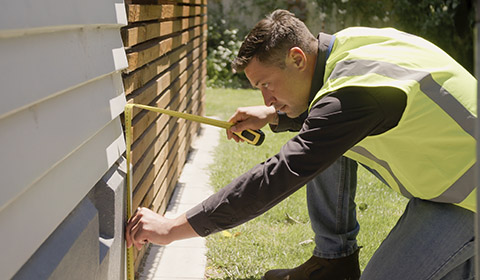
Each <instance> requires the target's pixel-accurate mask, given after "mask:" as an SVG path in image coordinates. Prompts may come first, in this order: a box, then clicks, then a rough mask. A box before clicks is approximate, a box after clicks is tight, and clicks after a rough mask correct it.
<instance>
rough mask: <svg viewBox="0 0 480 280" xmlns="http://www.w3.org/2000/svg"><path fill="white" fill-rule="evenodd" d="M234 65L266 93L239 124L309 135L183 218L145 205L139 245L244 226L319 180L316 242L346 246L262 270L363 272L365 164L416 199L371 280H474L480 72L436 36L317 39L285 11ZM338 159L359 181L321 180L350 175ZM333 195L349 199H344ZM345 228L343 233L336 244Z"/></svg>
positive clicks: (380, 32) (324, 275) (249, 41)
mask: <svg viewBox="0 0 480 280" xmlns="http://www.w3.org/2000/svg"><path fill="white" fill-rule="evenodd" d="M232 66H233V68H234V69H235V70H237V71H244V72H245V74H246V76H247V78H248V79H249V81H250V83H251V84H252V85H253V86H254V87H257V88H259V89H260V90H261V92H262V95H263V98H264V101H265V105H266V106H261V107H248V108H244V109H239V110H238V111H237V112H236V114H235V115H234V116H233V117H232V118H231V121H233V122H235V123H236V126H234V127H232V131H241V130H243V129H246V128H251V129H257V128H260V127H262V126H264V125H265V124H267V123H269V124H271V125H273V127H274V128H279V127H282V126H284V123H285V122H290V123H297V127H298V121H299V120H300V121H301V124H300V127H301V129H300V131H299V133H298V135H297V136H295V137H294V138H292V139H291V140H290V141H289V142H287V143H286V144H285V145H284V146H283V147H282V149H281V151H280V152H279V153H278V154H277V155H275V156H273V157H272V158H270V159H268V160H266V161H265V162H264V163H261V164H259V165H257V166H255V167H254V168H252V169H251V170H250V171H248V172H247V173H245V174H243V175H241V176H240V177H238V178H237V179H235V180H234V181H233V182H232V183H230V184H229V185H227V186H226V187H225V188H223V189H222V190H220V191H219V192H218V193H216V194H214V195H212V196H211V197H210V198H208V199H206V200H205V201H204V202H202V203H201V204H199V205H198V206H196V207H194V208H192V209H190V210H189V211H188V212H187V213H185V214H184V215H181V216H180V217H178V218H176V219H173V220H170V219H166V218H164V217H162V216H160V215H158V214H155V213H153V212H151V211H149V210H148V209H145V208H142V209H139V210H138V211H137V212H136V214H135V215H134V216H133V217H132V219H131V220H130V221H129V224H128V225H127V228H126V238H127V243H128V245H129V246H131V245H132V244H133V245H135V246H137V247H138V248H140V247H141V246H142V245H143V244H145V243H146V242H153V243H157V244H168V243H170V242H172V241H174V240H178V239H183V238H189V237H194V236H206V235H208V234H211V233H214V232H217V231H220V230H223V229H227V228H231V227H234V226H237V225H239V224H241V223H244V222H246V221H248V220H250V219H252V218H254V217H256V216H258V215H260V214H261V213H263V212H265V211H267V210H268V209H270V208H271V207H273V206H274V205H275V204H277V203H278V202H280V201H281V200H282V199H284V198H285V197H287V196H289V195H290V194H292V193H293V192H295V191H296V190H297V189H298V188H300V187H302V186H303V185H304V184H306V183H308V182H310V181H312V183H309V184H310V185H313V187H312V189H314V190H315V191H314V192H312V193H310V194H309V196H310V197H309V200H310V201H311V200H317V199H318V201H315V203H309V208H310V209H309V212H310V215H311V219H312V225H313V228H314V231H315V233H316V238H317V237H319V240H320V239H322V238H323V242H324V243H329V242H331V243H332V244H334V246H331V247H330V246H329V244H327V245H325V244H319V243H321V242H319V240H316V244H317V248H316V249H315V251H314V256H313V257H312V258H311V259H310V260H308V261H307V262H306V263H305V264H303V265H301V266H299V267H297V268H294V269H284V270H274V271H269V272H267V273H266V274H265V277H264V278H265V279H267V280H270V279H289V280H295V279H330V280H331V279H358V278H359V271H358V261H357V254H358V250H357V247H356V243H355V236H356V233H357V232H358V224H357V223H356V220H355V217H352V215H353V216H354V213H355V211H354V203H353V197H354V193H355V190H354V187H351V186H352V185H353V186H354V183H352V181H353V179H352V178H353V173H354V169H355V167H354V166H355V162H354V161H357V162H359V163H361V164H362V165H364V166H366V167H367V168H368V169H369V170H371V171H372V172H373V173H374V174H376V175H377V176H378V177H379V178H381V179H382V180H383V181H384V182H385V183H386V184H388V186H389V187H391V188H392V189H394V190H395V191H398V192H400V193H401V194H403V195H404V196H406V197H408V198H410V201H409V203H408V205H407V208H406V210H405V212H404V213H403V215H402V217H401V218H400V220H399V221H398V223H397V225H396V226H395V227H394V228H393V229H392V231H391V232H390V234H389V235H388V237H387V238H386V239H385V240H384V242H383V243H382V244H381V246H380V247H379V248H378V250H377V251H376V252H375V254H374V256H373V257H372V259H371V260H370V262H369V264H368V265H367V267H366V268H365V270H364V271H363V274H362V276H361V279H368V280H371V279H402V280H403V279H473V278H474V274H473V265H472V263H473V257H474V248H473V247H474V245H473V242H474V230H473V219H474V213H473V211H474V209H475V207H476V206H475V192H476V188H475V185H474V180H473V166H474V163H475V152H474V151H475V139H474V137H473V130H474V121H475V119H476V108H475V106H476V80H475V79H474V78H473V77H472V76H471V75H470V74H469V73H468V72H467V71H466V70H465V69H463V68H462V67H461V66H460V65H459V64H458V63H456V62H455V61H454V60H453V59H451V58H450V57H449V56H448V55H447V54H445V53H444V52H443V51H441V50H440V49H438V48H437V47H435V46H434V45H432V44H431V43H429V42H427V41H425V40H423V39H421V38H418V37H415V36H412V35H409V34H405V33H402V32H399V31H397V30H394V29H371V28H349V29H346V30H343V31H340V32H338V33H336V34H335V36H330V35H327V34H324V33H321V34H320V35H319V37H318V39H317V38H315V37H314V36H313V35H312V34H311V33H310V32H309V31H308V29H307V28H306V26H305V25H304V24H303V23H302V22H301V21H299V20H298V19H296V18H295V17H294V16H293V14H291V13H290V12H288V11H283V10H278V11H275V12H273V13H272V14H271V15H269V16H268V17H267V18H266V19H263V20H262V21H260V22H259V23H258V24H257V25H256V26H255V27H254V28H253V30H252V31H251V32H250V33H249V35H248V36H247V38H246V39H245V42H244V43H243V45H242V47H241V49H240V51H239V54H238V56H237V58H236V59H235V61H234V62H233V64H232ZM277 111H279V112H280V113H277ZM283 114H285V115H286V116H285V115H283ZM285 127H294V125H286V126H285ZM278 130H281V128H279V129H278ZM228 136H229V137H230V138H231V137H233V138H235V136H234V135H232V134H231V132H229V135H228ZM235 140H237V141H238V139H237V138H235ZM342 155H345V156H346V157H348V158H350V159H347V158H345V157H342ZM339 166H340V167H342V168H344V169H345V168H346V169H348V170H349V171H348V172H347V173H350V175H352V176H350V178H347V180H348V182H340V183H338V185H340V186H343V187H341V188H338V187H331V186H330V185H329V183H328V182H325V181H323V182H321V180H320V179H321V178H322V177H323V178H324V179H326V180H328V179H332V178H334V177H333V176H331V175H328V170H329V168H328V167H330V169H331V170H333V173H338V171H339V170H341V169H342V168H339ZM347 166H349V167H347ZM352 170H353V171H352ZM326 174H327V175H326ZM347 177H348V176H347ZM339 178H343V179H345V178H346V176H345V174H341V175H340V176H339ZM317 183H318V184H317ZM345 189H347V191H345ZM345 193H346V194H347V196H348V198H345V197H343V196H344V194H345ZM332 198H337V199H338V198H341V199H340V201H337V203H336V204H333V206H332V204H331V202H332ZM319 201H320V202H319ZM322 203H325V204H326V205H321V204H322ZM337 208H338V209H337ZM338 213H340V215H338ZM352 213H353V214H352ZM343 214H346V216H342V215H343ZM338 225H341V226H340V229H339V230H338V233H339V235H340V236H341V237H340V238H339V239H338V240H340V241H338V240H330V239H329V238H328V236H329V234H332V232H333V234H335V231H336V230H337V227H338ZM325 232H326V234H324V233H325ZM342 242H344V243H345V244H344V245H343V246H337V245H338V244H341V243H342Z"/></svg>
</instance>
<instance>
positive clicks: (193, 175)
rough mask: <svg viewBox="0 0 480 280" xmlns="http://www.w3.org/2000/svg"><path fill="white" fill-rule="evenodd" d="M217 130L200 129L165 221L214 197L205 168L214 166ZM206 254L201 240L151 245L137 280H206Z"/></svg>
mask: <svg viewBox="0 0 480 280" xmlns="http://www.w3.org/2000/svg"><path fill="white" fill-rule="evenodd" d="M220 130H221V129H219V128H216V127H212V126H207V125H202V126H201V130H200V133H199V135H198V136H197V138H196V139H195V140H194V142H193V143H192V150H191V151H190V153H189V156H188V158H187V163H186V164H185V166H184V168H183V171H182V174H181V175H180V178H179V180H178V183H177V186H176V188H175V191H174V193H173V195H172V198H171V200H170V202H169V205H168V208H167V211H166V213H165V217H169V218H174V217H177V216H178V215H180V214H182V213H184V212H185V211H187V210H188V209H190V208H191V207H193V206H195V205H197V204H198V203H199V202H201V201H202V200H204V199H205V198H207V197H208V196H209V195H211V194H212V193H213V190H212V188H211V186H210V185H209V180H210V176H209V172H208V166H209V165H210V164H212V163H213V152H214V151H215V148H216V146H217V145H218V141H219V137H220V136H219V131H220ZM206 251H207V249H206V247H205V239H203V238H192V239H187V240H180V241H176V242H173V243H172V244H169V245H167V246H159V245H154V244H150V245H149V248H148V249H147V252H146V254H145V256H144V259H143V263H142V266H141V268H140V269H139V272H140V277H139V279H141V280H166V279H169V280H200V279H205V267H206V264H207V258H206V256H205V253H206Z"/></svg>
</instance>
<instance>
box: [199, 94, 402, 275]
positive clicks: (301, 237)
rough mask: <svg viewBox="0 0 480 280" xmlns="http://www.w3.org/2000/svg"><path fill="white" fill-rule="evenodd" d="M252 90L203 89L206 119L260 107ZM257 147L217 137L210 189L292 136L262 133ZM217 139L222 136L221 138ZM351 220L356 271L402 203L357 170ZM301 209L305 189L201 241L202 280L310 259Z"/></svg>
mask: <svg viewBox="0 0 480 280" xmlns="http://www.w3.org/2000/svg"><path fill="white" fill-rule="evenodd" d="M260 104H263V103H262V98H261V94H260V93H259V92H258V91H254V90H225V89H208V90H207V98H206V112H207V115H210V116H212V115H214V116H217V117H219V118H221V119H224V120H226V119H228V118H229V117H230V116H231V115H232V114H233V113H234V111H235V109H236V108H237V107H240V106H251V105H260ZM263 130H264V132H265V134H266V140H265V142H264V144H262V145H261V146H259V147H255V146H251V145H248V144H244V143H242V144H238V143H235V142H233V141H228V140H226V137H221V139H220V144H219V146H218V147H217V148H216V151H215V163H214V164H213V165H212V166H210V168H209V169H210V177H211V184H212V186H213V187H214V188H215V189H216V190H218V189H220V188H222V187H223V186H225V185H226V184H228V183H229V182H230V181H231V180H232V179H234V178H235V177H237V176H239V175H241V174H242V173H244V172H245V171H247V170H249V169H250V168H251V167H253V166H254V165H255V164H257V163H259V162H262V161H264V160H265V159H267V158H269V157H270V156H272V155H274V154H276V153H277V152H278V151H279V149H280V147H281V146H282V145H283V144H284V143H285V142H287V141H288V139H290V138H291V137H292V136H293V135H294V133H273V132H271V131H270V129H269V128H268V126H267V127H265V128H264V129H263ZM222 136H223V135H222ZM356 203H357V215H358V220H359V222H360V225H361V230H360V234H359V236H358V242H359V245H360V246H363V249H362V250H361V254H360V265H361V267H362V269H363V268H364V267H365V265H366V264H367V262H368V260H369V259H370V257H371V256H372V254H373V252H374V251H375V250H376V248H377V247H378V246H379V245H380V243H381V241H382V240H383V239H384V238H385V237H386V235H387V234H388V232H389V231H390V229H391V228H392V227H393V226H394V224H395V222H396V220H397V219H398V217H399V216H400V215H401V213H402V212H403V210H404V207H405V204H406V199H405V198H403V197H401V196H400V195H398V194H397V193H395V192H393V191H392V190H390V189H389V188H388V187H386V186H385V185H383V184H382V183H381V182H380V181H378V180H377V179H376V178H375V177H374V176H373V175H372V174H370V173H369V172H368V171H366V170H365V169H364V168H362V167H360V168H359V172H358V188H357V197H356ZM313 236H314V235H313V231H312V230H311V227H310V221H309V218H308V213H307V207H306V195H305V188H302V189H300V190H298V191H297V192H296V193H295V194H293V195H292V196H290V197H288V198H287V199H285V200H284V201H283V202H281V203H280V204H278V205H277V206H275V207H274V208H272V209H271V210H270V211H268V212H267V213H265V214H263V215H262V216H260V217H258V218H256V219H254V220H252V221H250V222H247V223H245V224H243V225H241V226H238V227H236V228H234V229H232V230H229V231H228V232H225V233H217V234H214V235H211V236H209V237H207V247H208V253H207V257H208V268H207V273H206V274H207V278H208V279H218V280H219V279H260V278H261V276H262V275H263V274H264V273H265V272H266V271H267V270H269V269H273V268H289V267H295V266H297V265H299V264H301V263H303V262H304V261H305V260H307V259H308V258H310V256H311V254H312V251H313V248H314V246H315V245H314V243H313V242H312V240H313Z"/></svg>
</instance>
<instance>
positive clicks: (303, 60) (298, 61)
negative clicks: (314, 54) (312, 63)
mask: <svg viewBox="0 0 480 280" xmlns="http://www.w3.org/2000/svg"><path fill="white" fill-rule="evenodd" d="M287 60H288V62H290V63H292V64H293V66H294V67H296V68H298V69H299V70H304V68H306V67H307V56H306V55H305V53H304V52H303V50H302V49H301V48H299V47H293V48H291V49H290V50H289V51H288V58H287Z"/></svg>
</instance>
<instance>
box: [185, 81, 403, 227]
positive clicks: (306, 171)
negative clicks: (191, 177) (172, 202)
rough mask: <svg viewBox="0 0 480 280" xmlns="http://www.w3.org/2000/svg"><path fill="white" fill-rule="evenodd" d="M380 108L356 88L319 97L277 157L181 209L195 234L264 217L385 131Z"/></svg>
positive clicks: (383, 118)
mask: <svg viewBox="0 0 480 280" xmlns="http://www.w3.org/2000/svg"><path fill="white" fill-rule="evenodd" d="M383 105H385V104H383ZM381 106H382V105H381V103H379V101H378V99H376V98H374V97H373V96H372V95H370V94H368V92H367V93H366V94H359V89H349V90H344V91H342V92H340V91H339V92H336V93H335V94H331V95H330V96H327V97H324V98H323V99H321V100H320V101H319V102H317V103H316V104H315V106H314V107H313V108H312V109H311V110H310V113H309V115H308V117H307V118H306V119H305V121H304V122H303V124H302V128H301V130H300V132H299V133H298V135H296V136H295V137H293V138H292V139H291V140H289V141H288V142H287V143H286V144H285V145H284V146H283V147H282V148H281V150H280V152H279V153H278V154H276V155H275V156H273V157H271V158H269V159H268V160H266V161H265V162H263V163H260V164H258V165H256V166H255V167H253V168H252V169H251V170H249V171H248V172H246V173H245V174H243V175H241V176H239V177H238V178H236V179H234V180H233V181H232V182H231V183H230V184H228V185H227V186H225V187H224V188H223V189H221V190H220V191H218V192H217V193H215V194H213V195H212V196H210V197H209V198H207V199H206V200H205V201H203V202H202V203H200V204H198V205H197V206H195V207H194V208H192V209H190V210H189V211H187V219H188V221H189V223H190V224H191V226H192V227H193V228H194V230H195V231H196V232H197V233H198V234H199V235H200V236H206V235H209V234H211V233H214V232H218V231H221V230H224V229H228V228H232V227H235V226H237V225H240V224H242V223H244V222H246V221H248V220H250V219H253V218H255V217H257V216H259V215H260V214H262V213H264V212H265V211H267V210H268V209H270V208H272V207H273V206H275V205H276V204H277V203H279V202H280V201H282V200H283V199H285V198H286V197H288V196H289V195H291V194H292V193H294V192H295V191H297V190H298V189H299V188H301V187H303V186H304V185H305V184H306V183H307V182H308V181H309V180H311V179H312V178H313V177H314V176H316V175H317V174H318V173H320V172H321V171H322V170H324V169H326V168H327V167H328V166H329V165H330V164H331V163H333V162H334V161H335V160H336V159H337V158H338V157H340V156H342V155H343V153H344V152H346V151H347V150H348V149H349V148H351V147H352V146H354V145H355V144H356V143H358V142H359V141H361V140H362V139H363V138H364V137H366V136H368V135H370V134H375V133H378V132H381V131H385V130H388V129H389V125H387V126H386V120H388V118H385V114H384V111H387V112H389V111H391V110H393V109H392V108H384V107H381ZM400 115H401V114H400ZM396 121H397V122H398V120H396Z"/></svg>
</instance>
